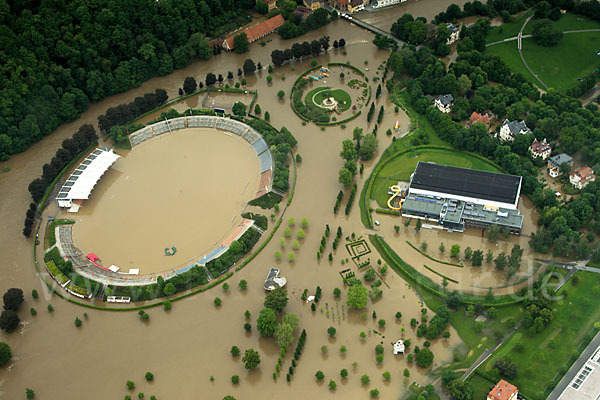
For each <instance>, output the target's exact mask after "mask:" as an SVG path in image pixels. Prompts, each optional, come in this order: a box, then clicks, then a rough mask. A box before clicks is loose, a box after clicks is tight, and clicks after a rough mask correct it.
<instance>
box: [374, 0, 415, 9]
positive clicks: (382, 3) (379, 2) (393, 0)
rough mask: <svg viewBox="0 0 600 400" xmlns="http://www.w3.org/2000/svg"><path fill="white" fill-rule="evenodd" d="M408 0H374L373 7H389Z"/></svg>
mask: <svg viewBox="0 0 600 400" xmlns="http://www.w3.org/2000/svg"><path fill="white" fill-rule="evenodd" d="M405 1H406V0H373V1H372V2H371V7H373V8H383V7H389V6H393V5H396V4H400V3H404V2H405Z"/></svg>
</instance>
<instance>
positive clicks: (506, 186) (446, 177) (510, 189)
mask: <svg viewBox="0 0 600 400" xmlns="http://www.w3.org/2000/svg"><path fill="white" fill-rule="evenodd" d="M521 184H522V177H520V176H515V175H506V174H499V173H494V172H486V171H478V170H473V169H467V168H458V167H451V166H448V165H440V164H435V163H429V162H419V163H418V164H417V168H416V169H415V172H413V174H412V175H411V178H410V185H409V188H408V193H407V195H406V198H405V199H404V202H403V203H402V216H404V217H409V218H417V219H422V220H426V221H431V222H437V223H438V224H439V228H440V229H446V230H447V231H449V232H452V231H458V232H462V231H464V230H465V228H477V229H486V228H487V227H488V226H490V225H498V226H500V227H503V228H506V229H508V230H509V231H510V232H511V233H513V234H516V235H518V234H520V233H521V228H522V226H523V216H522V215H520V213H519V209H518V204H519V196H520V192H521Z"/></svg>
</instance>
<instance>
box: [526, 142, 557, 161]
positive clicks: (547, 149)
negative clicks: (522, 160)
mask: <svg viewBox="0 0 600 400" xmlns="http://www.w3.org/2000/svg"><path fill="white" fill-rule="evenodd" d="M529 151H531V158H538V157H541V158H542V160H545V159H546V158H548V157H550V153H551V152H552V146H550V145H549V144H548V142H546V139H544V140H542V141H541V142H540V141H539V140H537V139H535V140H534V141H533V143H531V146H529Z"/></svg>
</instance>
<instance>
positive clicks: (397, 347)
mask: <svg viewBox="0 0 600 400" xmlns="http://www.w3.org/2000/svg"><path fill="white" fill-rule="evenodd" d="M404 350H405V347H404V342H403V341H402V339H398V341H397V342H396V343H394V354H404Z"/></svg>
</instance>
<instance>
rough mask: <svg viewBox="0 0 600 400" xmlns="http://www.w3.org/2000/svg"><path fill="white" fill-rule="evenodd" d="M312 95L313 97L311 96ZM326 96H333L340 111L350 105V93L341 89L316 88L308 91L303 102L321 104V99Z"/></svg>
mask: <svg viewBox="0 0 600 400" xmlns="http://www.w3.org/2000/svg"><path fill="white" fill-rule="evenodd" d="M313 96H314V98H313ZM328 97H333V98H334V99H335V100H336V101H337V102H338V108H339V109H340V111H342V112H344V111H346V110H347V109H349V108H350V106H351V105H352V98H350V95H349V94H348V93H346V91H344V90H342V89H333V90H329V89H325V88H316V89H313V90H311V91H310V92H308V94H307V95H306V97H305V98H304V102H305V103H306V104H307V105H312V104H314V105H317V106H319V105H321V103H322V102H323V100H325V99H326V98H328Z"/></svg>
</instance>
